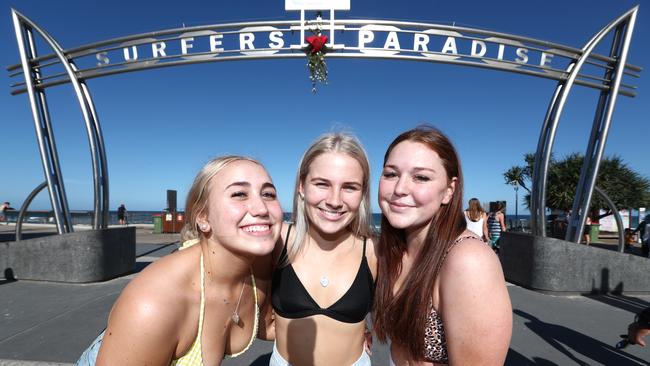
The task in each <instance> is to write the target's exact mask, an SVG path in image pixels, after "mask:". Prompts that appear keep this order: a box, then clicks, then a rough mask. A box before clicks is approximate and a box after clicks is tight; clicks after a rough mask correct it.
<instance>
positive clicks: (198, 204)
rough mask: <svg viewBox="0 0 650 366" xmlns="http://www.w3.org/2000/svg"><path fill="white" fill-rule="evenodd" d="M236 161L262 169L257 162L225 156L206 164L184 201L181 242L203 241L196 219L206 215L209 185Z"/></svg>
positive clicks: (240, 157)
mask: <svg viewBox="0 0 650 366" xmlns="http://www.w3.org/2000/svg"><path fill="white" fill-rule="evenodd" d="M236 161H250V162H251V163H255V164H257V165H259V166H261V167H264V166H263V165H262V164H261V163H260V162H259V161H257V160H255V159H252V158H249V157H246V156H238V155H226V156H220V157H217V158H214V159H212V160H210V161H209V162H207V163H206V164H205V165H204V166H203V168H201V170H200V171H199V172H198V174H196V177H195V178H194V183H192V187H191V188H190V191H189V193H188V194H187V199H186V200H185V225H184V226H183V230H182V231H181V240H182V241H186V240H192V239H204V238H205V234H204V233H203V232H202V231H201V230H199V228H198V224H197V222H196V220H197V218H198V217H199V216H201V215H203V214H205V215H207V214H208V201H209V200H210V189H209V184H210V181H211V180H212V178H213V177H214V176H215V175H217V174H218V173H219V172H220V171H221V170H223V168H225V167H226V166H228V165H229V164H231V163H234V162H236Z"/></svg>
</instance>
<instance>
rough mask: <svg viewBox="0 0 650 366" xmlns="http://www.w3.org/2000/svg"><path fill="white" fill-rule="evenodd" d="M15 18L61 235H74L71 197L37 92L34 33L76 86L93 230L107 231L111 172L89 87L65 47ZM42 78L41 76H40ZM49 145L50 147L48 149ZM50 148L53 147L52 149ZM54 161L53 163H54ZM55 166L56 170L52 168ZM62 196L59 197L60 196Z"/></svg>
mask: <svg viewBox="0 0 650 366" xmlns="http://www.w3.org/2000/svg"><path fill="white" fill-rule="evenodd" d="M12 17H13V21H14V28H15V31H16V40H17V42H18V47H19V52H20V57H21V63H22V65H23V72H24V74H25V83H26V85H27V89H28V91H29V95H30V104H31V107H32V116H33V118H34V122H35V123H36V125H37V127H36V134H37V139H38V140H39V147H40V150H41V160H42V161H43V165H44V170H45V176H46V181H47V186H48V189H49V192H50V200H51V202H52V208H53V210H54V217H55V221H56V225H57V231H58V232H59V234H62V233H64V232H72V231H73V227H72V220H71V217H70V210H69V209H68V204H67V196H66V194H65V189H64V184H63V178H62V176H61V172H60V169H59V164H58V153H57V151H56V146H55V145H54V135H53V133H52V129H51V126H50V124H49V117H46V116H48V114H49V113H48V110H47V105H46V104H45V103H44V101H45V94H44V91H43V90H39V91H36V88H35V87H34V84H35V83H34V79H33V77H34V75H33V74H32V72H31V71H30V62H32V60H33V59H34V58H35V57H36V55H35V53H34V52H33V49H34V43H33V36H32V31H36V32H38V33H39V34H40V35H41V37H43V39H44V40H45V41H46V42H47V44H48V45H49V46H50V47H51V48H52V50H53V51H54V53H55V54H56V57H57V58H58V59H59V60H60V61H61V64H62V65H63V67H64V68H65V71H66V73H67V75H68V77H69V78H70V82H71V84H72V87H73V88H74V91H75V94H76V96H77V100H78V102H79V106H80V107H81V113H82V115H83V119H84V122H85V125H86V133H87V135H88V143H89V145H90V153H91V161H92V169H93V182H94V185H93V188H94V219H93V228H94V229H99V228H104V227H106V226H107V225H108V173H107V164H106V152H105V148H104V141H103V136H102V133H101V128H100V125H99V120H98V119H97V114H96V112H95V108H94V105H93V102H92V98H91V97H90V93H89V91H88V87H87V86H86V85H85V82H84V81H79V80H78V79H77V72H78V70H77V67H76V66H75V64H74V62H73V61H72V60H69V59H68V57H66V55H65V54H64V52H63V48H61V46H59V44H58V43H57V42H56V41H55V40H54V39H53V38H52V37H51V36H50V35H48V34H47V33H46V32H44V31H43V30H42V29H40V28H39V27H38V26H37V25H36V24H34V22H32V21H31V20H29V19H28V18H26V17H25V16H24V15H22V14H20V13H19V12H18V11H16V10H15V9H14V10H12ZM23 32H24V33H25V34H27V38H28V41H29V45H30V52H29V53H28V52H27V50H26V49H25V45H24V42H25V39H24V36H23V34H24V33H23ZM37 76H38V74H37ZM36 93H38V95H39V97H40V100H39V101H42V102H40V103H37V101H36V99H35V94H36ZM41 117H42V118H43V121H44V124H45V128H44V129H46V130H47V134H48V139H47V140H44V139H43V136H42V132H41V123H43V122H41ZM46 143H47V146H45V145H46ZM48 147H49V148H48ZM50 162H52V163H50ZM50 165H52V167H50ZM57 193H58V195H57Z"/></svg>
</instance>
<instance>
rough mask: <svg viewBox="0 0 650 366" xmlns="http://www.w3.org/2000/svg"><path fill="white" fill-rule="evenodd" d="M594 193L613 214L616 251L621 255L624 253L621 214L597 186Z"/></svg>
mask: <svg viewBox="0 0 650 366" xmlns="http://www.w3.org/2000/svg"><path fill="white" fill-rule="evenodd" d="M594 191H595V192H596V193H598V194H599V195H600V196H601V197H602V198H603V199H604V200H605V202H606V203H607V206H609V209H610V210H612V212H613V213H614V219H615V220H616V227H617V229H618V251H619V252H621V253H623V252H625V229H624V228H623V219H622V218H621V214H620V213H619V212H618V209H617V208H616V204H614V201H612V199H611V198H609V196H608V195H607V194H606V193H605V191H603V190H602V189H600V188H598V186H595V187H594Z"/></svg>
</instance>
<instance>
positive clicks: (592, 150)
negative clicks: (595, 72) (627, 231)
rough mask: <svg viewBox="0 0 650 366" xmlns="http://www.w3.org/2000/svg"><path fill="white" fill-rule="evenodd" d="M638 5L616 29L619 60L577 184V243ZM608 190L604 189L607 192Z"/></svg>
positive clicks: (572, 229)
mask: <svg viewBox="0 0 650 366" xmlns="http://www.w3.org/2000/svg"><path fill="white" fill-rule="evenodd" d="M636 14H637V8H634V9H633V11H632V12H631V14H629V18H628V19H627V22H626V23H620V24H618V25H617V27H616V33H615V34H614V39H613V41H612V48H611V51H610V56H612V57H613V58H614V59H616V63H614V64H612V65H610V66H612V68H611V69H608V71H607V72H606V74H605V78H606V79H607V80H611V81H612V82H611V84H610V88H609V90H608V91H603V92H601V93H600V98H599V101H598V106H597V109H596V115H595V116H594V122H593V125H592V128H591V134H590V138H589V143H588V144H587V152H586V153H585V160H584V162H583V163H582V169H581V170H580V180H579V181H578V186H577V187H576V194H575V198H574V201H573V207H572V210H571V216H570V218H569V226H568V227H567V234H566V239H567V240H569V241H573V242H575V243H579V242H580V236H581V234H582V232H583V230H584V227H585V221H586V219H587V215H588V214H589V212H588V211H589V206H590V204H591V199H592V196H593V192H594V188H595V187H596V179H597V178H598V171H599V169H600V161H601V160H602V157H603V153H604V151H605V144H606V142H607V135H608V133H609V127H610V125H611V122H612V115H613V114H614V107H615V106H616V97H617V96H618V90H619V88H620V85H621V79H622V77H623V72H624V69H625V61H626V60H627V53H628V50H629V47H630V42H631V40H632V32H633V30H634V24H635V21H636ZM603 193H604V192H603Z"/></svg>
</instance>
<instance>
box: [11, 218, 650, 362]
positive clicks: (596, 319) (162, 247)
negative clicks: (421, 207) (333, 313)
mask: <svg viewBox="0 0 650 366" xmlns="http://www.w3.org/2000/svg"><path fill="white" fill-rule="evenodd" d="M8 229H10V227H8V226H0V233H2V232H3V231H4V232H5V233H6V231H7V230H8ZM34 230H38V229H34ZM136 240H137V243H138V244H137V250H136V253H137V256H138V269H142V268H144V266H146V264H148V263H150V262H151V261H153V260H155V259H156V258H159V257H161V256H163V255H166V254H168V253H170V252H171V251H172V250H174V249H175V248H176V243H177V241H178V235H176V234H158V235H154V234H151V229H148V228H147V227H141V228H138V230H137V239H136ZM133 276H134V275H129V276H124V277H120V278H116V279H113V280H110V281H106V282H101V283H92V284H64V283H51V282H40V281H10V280H6V279H5V280H2V279H0V366H9V365H11V366H49V365H51V366H55V365H68V364H72V363H74V362H75V361H76V359H77V358H78V357H79V355H80V354H81V352H82V351H83V350H84V349H85V348H86V347H87V346H88V344H89V343H90V342H91V341H92V340H93V339H94V337H95V336H96V335H97V334H98V333H99V332H100V331H101V330H102V329H103V328H104V327H105V323H106V318H107V316H108V312H109V310H110V308H111V306H112V304H113V302H114V301H115V299H116V298H117V296H118V295H119V293H120V291H121V290H122V289H123V288H124V286H126V284H127V283H128V282H129V281H130V280H131V279H132V278H133ZM508 290H509V293H510V297H511V299H512V303H513V312H514V313H513V319H514V327H513V337H512V342H511V345H510V351H509V354H508V358H507V361H506V364H507V365H650V348H641V347H638V346H628V347H627V348H626V349H624V350H616V349H615V348H614V347H613V346H614V344H615V343H616V342H618V341H619V340H620V338H619V335H620V334H622V333H624V332H625V330H626V327H627V324H628V323H629V322H630V321H631V320H632V319H633V317H634V314H635V313H636V312H638V311H639V310H641V309H643V308H645V307H648V306H650V296H629V295H626V296H613V295H607V296H552V295H545V294H541V293H537V292H534V291H530V290H526V289H523V288H520V287H517V286H512V285H509V287H508ZM272 346H273V345H272V343H271V342H264V341H256V342H255V344H254V345H253V347H252V348H251V350H249V352H247V353H246V354H244V355H242V356H240V357H238V358H236V359H233V360H226V361H224V363H223V364H224V365H233V366H234V365H267V364H268V359H269V353H270V352H271V349H272ZM373 348H374V353H373V357H372V359H373V364H376V365H388V348H387V346H386V345H383V344H375V345H374V347H373Z"/></svg>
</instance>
